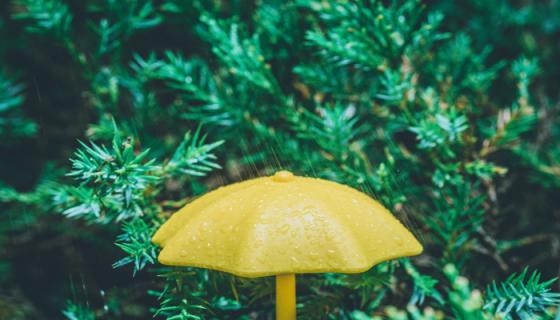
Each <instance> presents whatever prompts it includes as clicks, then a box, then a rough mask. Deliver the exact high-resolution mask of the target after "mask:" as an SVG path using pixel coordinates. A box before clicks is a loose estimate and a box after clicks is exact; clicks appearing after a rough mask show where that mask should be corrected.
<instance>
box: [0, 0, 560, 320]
mask: <svg viewBox="0 0 560 320" xmlns="http://www.w3.org/2000/svg"><path fill="white" fill-rule="evenodd" d="M0 39H1V40H0V153H1V155H2V156H1V157H0V164H1V168H2V170H1V172H0V319H55V318H62V317H66V318H68V319H149V318H151V317H152V316H155V317H156V318H168V319H256V318H259V319H271V318H272V316H273V308H274V300H273V297H274V293H273V289H274V286H273V279H271V278H263V279H256V280H255V279H251V280H248V279H241V278H236V277H233V276H230V275H227V274H223V273H219V272H214V271H208V270H201V269H194V268H170V267H163V266H161V265H159V264H158V263H157V261H156V256H157V253H158V250H159V249H158V248H157V247H156V246H155V245H153V244H152V243H151V242H150V239H151V236H152V234H153V233H154V231H155V229H157V227H158V226H159V225H160V224H161V223H162V222H163V221H165V219H166V218H167V217H169V216H170V215H171V214H172V213H173V212H174V211H176V210H177V209H178V208H180V207H181V206H183V205H184V204H185V203H188V202H189V201H191V200H192V199H193V197H195V196H197V195H200V194H202V193H204V192H206V191H207V190H211V189H213V188H216V187H217V186H220V185H224V184H227V183H231V182H234V181H239V180H242V179H247V178H251V177H255V176H262V175H268V174H272V173H273V172H274V171H276V170H279V169H280V168H285V169H288V170H291V171H293V172H295V173H297V174H299V175H308V176H315V177H321V178H326V179H330V180H334V181H338V182H341V183H344V184H348V185H351V186H353V187H357V188H360V189H361V190H364V191H365V192H367V193H369V194H371V195H372V196H374V197H375V198H377V199H378V200H379V201H381V202H382V203H383V204H384V205H386V206H387V207H388V208H389V209H390V210H391V211H392V212H393V213H394V214H395V215H396V216H398V217H399V218H400V220H401V221H403V222H404V223H405V224H406V225H407V226H408V227H409V228H410V229H411V230H412V231H413V232H414V233H415V234H416V236H417V237H418V238H419V239H420V241H421V242H422V243H423V244H424V246H425V252H424V253H423V254H422V255H421V256H419V257H415V258H411V259H399V260H396V261H390V262H385V263H382V264H381V265H378V266H376V267H374V268H372V269H371V270H370V271H368V272H366V273H363V274H358V275H341V274H318V275H304V276H301V277H299V278H298V315H299V317H300V318H301V319H354V320H363V319H386V318H388V319H444V318H445V319H559V317H560V311H558V305H559V303H560V294H558V293H556V292H558V291H559V284H558V282H557V281H555V280H554V278H555V277H556V276H557V275H558V274H559V272H560V271H559V270H560V236H559V235H560V206H559V205H558V204H559V202H558V199H557V198H558V193H559V191H560V115H559V111H560V90H559V86H558V81H559V80H560V65H559V64H558V61H557V60H558V56H559V55H560V42H559V41H558V40H559V39H560V2H559V1H556V0H547V1H536V0H526V1H506V0H487V1H430V2H427V3H423V2H419V1H413V0H402V1H376V0H353V1H335V0H294V1H273V0H270V1H264V0H263V1H243V0H236V1H219V0H216V1H203V0H201V1H196V0H192V1H186V0H185V1H181V0H137V1H134V0H127V1H118V0H90V1H78V0H9V1H8V0H6V1H2V2H1V3H0ZM555 199H556V200H555ZM549 279H550V280H549Z"/></svg>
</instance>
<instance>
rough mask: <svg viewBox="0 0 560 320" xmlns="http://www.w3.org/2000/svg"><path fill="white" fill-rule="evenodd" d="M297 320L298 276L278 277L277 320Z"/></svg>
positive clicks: (284, 275) (286, 275)
mask: <svg viewBox="0 0 560 320" xmlns="http://www.w3.org/2000/svg"><path fill="white" fill-rule="evenodd" d="M295 319H296V276H295V274H283V275H277V276H276V320H295Z"/></svg>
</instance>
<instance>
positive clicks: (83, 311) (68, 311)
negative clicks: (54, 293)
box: [62, 301, 95, 320]
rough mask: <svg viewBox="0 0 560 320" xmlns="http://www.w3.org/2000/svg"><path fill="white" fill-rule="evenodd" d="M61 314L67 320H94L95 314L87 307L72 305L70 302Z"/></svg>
mask: <svg viewBox="0 0 560 320" xmlns="http://www.w3.org/2000/svg"><path fill="white" fill-rule="evenodd" d="M62 314H63V315H64V316H65V317H66V319H68V320H95V313H94V312H93V311H92V310H91V309H90V308H89V307H88V306H84V305H81V304H74V303H73V302H71V301H68V302H67V303H66V308H65V309H64V310H63V311H62Z"/></svg>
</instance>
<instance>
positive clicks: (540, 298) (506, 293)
mask: <svg viewBox="0 0 560 320" xmlns="http://www.w3.org/2000/svg"><path fill="white" fill-rule="evenodd" d="M526 278H527V268H525V269H524V270H523V272H521V273H520V274H515V273H514V274H512V275H510V276H509V277H508V278H507V279H506V280H505V281H504V282H502V283H500V284H496V282H495V281H493V282H492V285H490V286H489V287H488V288H487V290H486V295H487V297H486V301H487V302H486V304H485V305H484V308H485V309H489V310H492V312H495V313H496V314H498V315H500V316H501V317H503V318H504V319H512V318H515V317H514V315H515V316H517V317H519V318H520V319H533V318H535V314H536V313H539V312H546V308H547V307H549V306H558V305H559V304H560V293H555V292H551V290H552V289H551V286H552V284H553V283H554V282H555V281H556V280H557V279H556V278H555V279H550V280H548V281H543V282H541V280H540V278H541V275H540V274H539V272H538V271H533V272H532V273H531V275H530V276H529V278H528V279H526Z"/></svg>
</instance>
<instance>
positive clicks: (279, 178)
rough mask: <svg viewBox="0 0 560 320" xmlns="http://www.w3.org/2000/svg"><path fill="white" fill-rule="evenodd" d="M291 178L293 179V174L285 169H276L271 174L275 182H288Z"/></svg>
mask: <svg viewBox="0 0 560 320" xmlns="http://www.w3.org/2000/svg"><path fill="white" fill-rule="evenodd" d="M293 179H294V174H293V173H291V172H290V171H286V170H281V171H277V172H276V173H275V174H274V175H273V176H272V180H273V181H275V182H290V181H292V180H293Z"/></svg>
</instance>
